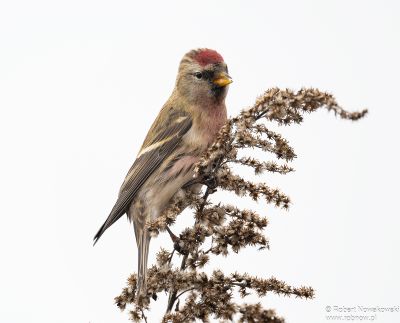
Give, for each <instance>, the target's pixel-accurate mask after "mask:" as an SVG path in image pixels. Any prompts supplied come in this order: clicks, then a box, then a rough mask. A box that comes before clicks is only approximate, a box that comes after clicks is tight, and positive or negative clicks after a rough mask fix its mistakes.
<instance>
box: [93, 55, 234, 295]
mask: <svg viewBox="0 0 400 323" xmlns="http://www.w3.org/2000/svg"><path fill="white" fill-rule="evenodd" d="M231 82H232V80H231V78H230V76H229V75H228V68H227V66H226V64H225V62H224V60H223V58H222V57H221V55H220V54H218V53H217V52H216V51H214V50H211V49H197V50H192V51H190V52H189V53H187V54H186V55H185V56H184V57H183V59H182V60H181V62H180V65H179V71H178V76H177V79H176V84H175V88H174V90H173V91H172V94H171V96H170V98H169V99H168V101H167V102H166V103H165V104H164V106H163V107H162V109H161V111H160V113H159V114H158V116H157V118H156V120H155V121H154V123H153V125H152V126H151V128H150V130H149V132H148V134H147V136H146V138H145V140H144V143H143V145H142V148H141V149H140V151H139V153H138V155H137V157H136V160H135V162H134V163H133V165H132V167H131V168H130V169H129V172H128V174H127V175H126V178H125V180H124V182H123V183H122V186H121V189H120V191H119V195H118V199H117V202H116V203H115V205H114V207H113V208H112V210H111V213H110V215H109V216H108V218H107V220H106V221H105V222H104V224H103V225H102V226H101V228H100V229H99V231H98V232H97V233H96V235H95V237H94V241H95V243H96V242H97V241H98V239H99V238H100V237H101V236H102V234H103V233H104V231H106V230H107V229H108V228H109V227H110V226H111V225H112V224H113V223H114V222H115V221H117V220H118V219H119V218H120V217H121V216H122V215H124V214H125V213H126V214H127V216H128V219H129V220H130V221H132V222H133V225H134V228H135V236H136V243H137V246H138V292H139V293H141V292H143V291H145V288H146V272H147V258H148V252H149V244H150V234H149V232H148V231H147V230H146V229H145V224H146V222H147V221H149V220H154V219H155V218H157V217H158V216H159V215H160V214H161V213H162V212H163V210H164V209H165V208H166V207H167V206H168V203H169V201H170V200H171V198H172V197H173V196H174V195H175V194H176V193H177V192H178V191H179V190H180V189H181V188H182V187H183V186H184V185H185V184H187V183H189V182H190V180H191V179H192V178H193V175H194V165H195V163H196V162H197V161H198V160H199V157H200V156H201V154H202V153H203V152H204V151H205V150H206V149H207V147H208V146H209V145H210V144H211V143H212V142H213V140H214V139H215V138H216V135H217V133H218V131H219V130H220V128H221V127H222V126H223V125H224V123H225V122H226V120H227V114H226V107H225V97H226V94H227V90H228V85H229V84H230V83H231Z"/></svg>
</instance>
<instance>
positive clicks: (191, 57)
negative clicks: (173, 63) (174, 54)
mask: <svg viewBox="0 0 400 323" xmlns="http://www.w3.org/2000/svg"><path fill="white" fill-rule="evenodd" d="M230 83H232V79H231V77H230V76H229V74H228V67H227V66H226V64H225V62H224V59H223V58H222V56H221V55H220V54H218V53H217V52H216V51H215V50H211V49H203V48H202V49H195V50H192V51H190V52H188V53H187V54H186V55H185V56H184V57H183V59H182V61H181V63H180V65H179V72H178V77H177V80H176V90H177V91H178V92H179V93H180V94H181V95H182V96H183V97H185V99H186V100H188V101H189V102H191V103H194V104H205V105H209V104H218V103H221V102H223V100H224V99H225V97H226V94H227V91H228V85H229V84H230Z"/></svg>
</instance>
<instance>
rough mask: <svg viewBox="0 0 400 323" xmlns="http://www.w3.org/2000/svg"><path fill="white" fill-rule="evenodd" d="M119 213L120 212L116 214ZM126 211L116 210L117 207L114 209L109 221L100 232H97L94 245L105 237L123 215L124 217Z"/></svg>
mask: <svg viewBox="0 0 400 323" xmlns="http://www.w3.org/2000/svg"><path fill="white" fill-rule="evenodd" d="M116 211H118V212H116ZM124 213H125V211H120V210H118V209H117V210H115V207H114V208H113V209H112V211H111V213H110V215H109V216H108V218H107V220H106V221H105V222H104V223H103V225H102V226H101V227H100V229H99V231H97V233H96V235H95V236H94V238H93V240H94V242H93V245H95V244H96V243H97V241H98V240H99V239H100V237H101V236H102V235H103V233H104V232H105V231H106V230H107V229H108V228H109V227H111V226H112V225H113V224H114V223H115V222H116V221H117V220H118V219H119V218H120V217H121V216H122V215H124Z"/></svg>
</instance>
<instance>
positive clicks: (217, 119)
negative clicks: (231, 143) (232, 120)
mask: <svg viewBox="0 0 400 323" xmlns="http://www.w3.org/2000/svg"><path fill="white" fill-rule="evenodd" d="M226 120H227V114H226V107H225V104H222V105H221V106H217V107H213V108H209V109H207V110H206V111H205V112H204V113H203V115H202V116H201V117H200V120H199V135H200V136H201V137H202V138H203V140H204V143H205V144H206V145H207V146H208V145H210V144H211V143H213V141H214V140H215V138H216V137H217V134H218V132H219V130H220V129H221V128H222V126H223V125H224V124H225V122H226Z"/></svg>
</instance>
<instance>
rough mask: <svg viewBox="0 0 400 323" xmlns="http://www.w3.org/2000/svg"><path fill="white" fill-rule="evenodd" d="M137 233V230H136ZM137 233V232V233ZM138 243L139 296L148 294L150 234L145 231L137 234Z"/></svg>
mask: <svg viewBox="0 0 400 323" xmlns="http://www.w3.org/2000/svg"><path fill="white" fill-rule="evenodd" d="M135 231H136V230H135ZM135 233H136V232H135ZM136 234H137V236H136V241H137V244H138V285H137V291H138V295H140V294H144V293H145V292H146V279H147V259H148V257H149V245H150V234H149V232H148V231H147V230H146V229H144V230H141V232H140V233H136Z"/></svg>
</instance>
